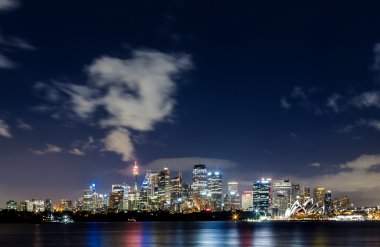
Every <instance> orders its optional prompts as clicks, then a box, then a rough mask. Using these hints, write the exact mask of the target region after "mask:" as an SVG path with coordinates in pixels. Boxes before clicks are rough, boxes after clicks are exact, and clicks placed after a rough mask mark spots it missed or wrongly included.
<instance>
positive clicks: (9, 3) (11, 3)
mask: <svg viewBox="0 0 380 247" xmlns="http://www.w3.org/2000/svg"><path fill="white" fill-rule="evenodd" d="M19 5H20V3H19V1H17V0H0V10H3V11H4V10H11V9H13V8H16V7H18V6H19Z"/></svg>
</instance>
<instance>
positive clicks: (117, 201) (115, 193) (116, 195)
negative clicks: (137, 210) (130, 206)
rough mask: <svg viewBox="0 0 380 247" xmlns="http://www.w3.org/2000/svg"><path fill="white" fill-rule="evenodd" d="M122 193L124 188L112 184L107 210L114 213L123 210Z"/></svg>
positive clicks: (120, 185)
mask: <svg viewBox="0 0 380 247" xmlns="http://www.w3.org/2000/svg"><path fill="white" fill-rule="evenodd" d="M124 193H125V186H124V185H123V184H113V185H112V191H111V195H110V199H109V200H110V203H109V208H110V209H111V210H114V211H116V212H117V211H119V210H123V209H124V203H125V200H124Z"/></svg>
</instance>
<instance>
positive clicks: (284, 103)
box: [281, 97, 292, 109]
mask: <svg viewBox="0 0 380 247" xmlns="http://www.w3.org/2000/svg"><path fill="white" fill-rule="evenodd" d="M281 107H282V108H284V109H290V108H291V107H292V106H291V105H290V103H289V102H288V100H287V99H286V98H285V97H283V98H281Z"/></svg>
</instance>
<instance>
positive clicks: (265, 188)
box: [253, 178, 272, 214]
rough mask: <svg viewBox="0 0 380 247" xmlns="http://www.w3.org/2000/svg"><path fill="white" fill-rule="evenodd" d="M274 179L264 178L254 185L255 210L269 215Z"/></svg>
mask: <svg viewBox="0 0 380 247" xmlns="http://www.w3.org/2000/svg"><path fill="white" fill-rule="evenodd" d="M271 197H272V179H270V178H267V179H265V178H262V179H261V180H258V181H256V182H254V183H253V209H254V210H256V211H257V212H259V213H262V214H267V213H268V211H269V207H270V205H271Z"/></svg>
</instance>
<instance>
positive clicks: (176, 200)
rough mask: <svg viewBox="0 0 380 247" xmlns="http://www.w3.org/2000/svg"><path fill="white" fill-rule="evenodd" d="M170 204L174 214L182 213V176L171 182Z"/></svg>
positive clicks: (179, 175)
mask: <svg viewBox="0 0 380 247" xmlns="http://www.w3.org/2000/svg"><path fill="white" fill-rule="evenodd" d="M170 200H171V202H170V204H171V211H172V212H182V203H183V193H182V174H181V173H179V174H178V176H176V177H174V178H172V179H171V180H170Z"/></svg>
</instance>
